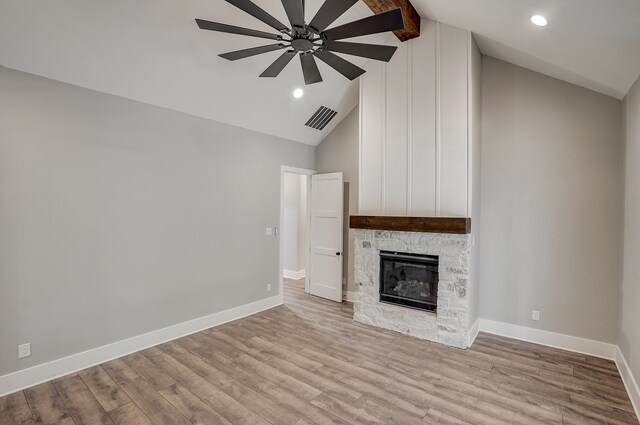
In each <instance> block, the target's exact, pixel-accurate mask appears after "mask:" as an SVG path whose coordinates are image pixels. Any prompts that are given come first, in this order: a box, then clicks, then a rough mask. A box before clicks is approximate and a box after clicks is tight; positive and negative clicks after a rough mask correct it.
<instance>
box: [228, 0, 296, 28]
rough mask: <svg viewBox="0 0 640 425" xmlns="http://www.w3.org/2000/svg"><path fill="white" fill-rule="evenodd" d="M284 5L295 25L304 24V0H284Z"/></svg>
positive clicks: (292, 23) (290, 20)
mask: <svg viewBox="0 0 640 425" xmlns="http://www.w3.org/2000/svg"><path fill="white" fill-rule="evenodd" d="M227 1H228V0H227ZM282 6H284V10H285V12H287V17H288V18H289V22H291V25H293V26H294V27H302V26H304V0H282Z"/></svg>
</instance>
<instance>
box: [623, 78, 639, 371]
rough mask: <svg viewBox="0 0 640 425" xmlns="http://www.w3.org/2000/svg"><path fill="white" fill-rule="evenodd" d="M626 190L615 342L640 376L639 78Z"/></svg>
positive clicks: (629, 108)
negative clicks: (619, 307)
mask: <svg viewBox="0 0 640 425" xmlns="http://www.w3.org/2000/svg"><path fill="white" fill-rule="evenodd" d="M624 102H625V128H626V160H627V163H626V191H625V220H624V269H623V281H622V290H621V293H620V300H621V301H620V304H621V309H620V327H619V335H618V344H619V346H620V349H621V350H622V354H624V357H625V358H626V359H627V362H628V363H629V367H630V368H631V371H632V373H633V375H634V376H635V378H636V380H639V379H640V261H638V258H639V257H640V190H638V187H639V184H640V78H639V79H638V80H637V81H636V83H635V84H634V85H633V87H632V88H631V90H630V91H629V93H628V94H627V97H626V98H625V101H624Z"/></svg>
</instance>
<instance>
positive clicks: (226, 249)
mask: <svg viewBox="0 0 640 425" xmlns="http://www.w3.org/2000/svg"><path fill="white" fill-rule="evenodd" d="M0 93H1V95H0V235H2V237H0V341H2V343H1V344H0V375H3V374H6V373H8V372H12V371H16V370H19V369H23V368H26V367H29V366H33V365H36V364H40V363H43V362H45V361H48V360H53V359H56V358H60V357H63V356H66V355H70V354H73V353H78V352H81V351H83V350H87V349H90V348H93V347H97V346H101V345H104V344H107V343H110V342H114V341H117V340H120V339H123V338H127V337H131V336H134V335H138V334H141V333H144V332H148V331H151V330H155V329H159V328H162V327H165V326H168V325H172V324H175V323H179V322H183V321H186V320H189V319H193V318H196V317H200V316H204V315H208V314H211V313H214V312H218V311H221V310H225V309H228V308H231V307H235V306H239V305H242V304H246V303H249V302H252V301H257V300H260V299H263V298H266V297H268V296H272V295H275V294H276V291H277V288H278V285H277V280H278V240H277V239H276V238H275V237H267V236H265V232H264V229H265V227H273V226H277V225H278V221H279V199H280V195H279V191H280V165H291V166H297V167H302V168H313V167H314V165H315V154H314V152H315V149H314V148H313V147H311V146H306V145H302V144H299V143H295V142H291V141H287V140H283V139H279V138H276V137H272V136H266V135H263V134H259V133H255V132H252V131H247V130H243V129H240V128H237V127H232V126H228V125H224V124H220V123H216V122H212V121H208V120H205V119H200V118H195V117H192V116H189V115H185V114H182V113H178V112H174V111H170V110H166V109H161V108H157V107H153V106H149V105H145V104H142V103H137V102H133V101H129V100H125V99H122V98H118V97H115V96H110V95H105V94H101V93H97V92H93V91H90V90H86V89H81V88H77V87H73V86H70V85H66V84H62V83H58V82H54V81H52V80H47V79H44V78H40V77H35V76H32V75H28V74H24V73H20V72H17V71H12V70H8V69H6V68H0ZM214 100H215V99H214ZM267 283H272V284H273V288H274V290H273V291H272V292H271V293H270V294H269V293H267V291H266V284H267ZM27 341H30V342H31V343H32V356H31V357H30V358H27V359H23V360H20V361H19V360H18V359H17V346H18V344H20V343H24V342H27Z"/></svg>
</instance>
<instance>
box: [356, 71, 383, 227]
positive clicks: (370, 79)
mask: <svg viewBox="0 0 640 425" xmlns="http://www.w3.org/2000/svg"><path fill="white" fill-rule="evenodd" d="M384 104H385V73H384V65H382V64H380V63H378V62H375V63H371V64H370V65H369V67H368V70H367V72H366V73H365V74H364V75H363V76H362V77H360V179H359V180H360V191H359V199H358V204H359V207H358V213H359V214H365V215H366V214H370V215H381V214H383V213H384V211H383V204H382V200H383V199H384V196H383V178H384V174H383V164H384V161H383V160H384V159H383V154H384V152H383V149H384V143H383V137H384V128H385V125H384V119H385V114H384V111H385V108H384Z"/></svg>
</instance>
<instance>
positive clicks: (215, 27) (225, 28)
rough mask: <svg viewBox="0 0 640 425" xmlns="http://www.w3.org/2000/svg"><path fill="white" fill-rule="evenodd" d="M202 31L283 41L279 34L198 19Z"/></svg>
mask: <svg viewBox="0 0 640 425" xmlns="http://www.w3.org/2000/svg"><path fill="white" fill-rule="evenodd" d="M196 22H197V23H198V26H199V27H200V29H203V30H209V31H220V32H228V33H230V34H239V35H248V36H250V37H260V38H268V39H270V40H281V39H282V37H281V36H280V35H277V34H270V33H268V32H264V31H258V30H252V29H249V28H242V27H236V26H233V25H227V24H221V23H218V22H211V21H205V20H203V19H196Z"/></svg>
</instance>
